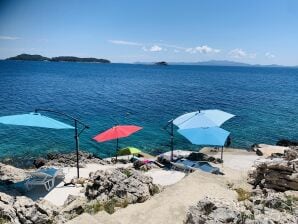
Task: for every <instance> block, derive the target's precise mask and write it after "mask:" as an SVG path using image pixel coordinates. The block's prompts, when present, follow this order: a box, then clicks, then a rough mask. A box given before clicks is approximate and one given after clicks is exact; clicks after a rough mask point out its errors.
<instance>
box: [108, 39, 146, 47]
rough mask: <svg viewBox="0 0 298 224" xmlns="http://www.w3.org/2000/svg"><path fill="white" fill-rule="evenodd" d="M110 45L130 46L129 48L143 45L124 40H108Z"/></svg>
mask: <svg viewBox="0 0 298 224" xmlns="http://www.w3.org/2000/svg"><path fill="white" fill-rule="evenodd" d="M109 42H110V43H112V44H120V45H130V46H142V45H143V44H141V43H137V42H131V41H125V40H109Z"/></svg>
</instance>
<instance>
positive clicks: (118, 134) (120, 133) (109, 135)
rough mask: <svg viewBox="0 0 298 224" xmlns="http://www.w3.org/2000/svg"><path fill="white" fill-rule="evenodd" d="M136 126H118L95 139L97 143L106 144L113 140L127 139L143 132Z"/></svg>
mask: <svg viewBox="0 0 298 224" xmlns="http://www.w3.org/2000/svg"><path fill="white" fill-rule="evenodd" d="M141 129H142V127H139V126H135V125H117V126H114V127H112V128H110V129H108V130H106V131H104V132H102V133H100V134H98V135H96V136H95V137H93V139H94V140H95V141H97V142H105V141H110V140H113V139H119V138H125V137H128V136H130V135H132V134H133V133H135V132H137V131H139V130H141Z"/></svg>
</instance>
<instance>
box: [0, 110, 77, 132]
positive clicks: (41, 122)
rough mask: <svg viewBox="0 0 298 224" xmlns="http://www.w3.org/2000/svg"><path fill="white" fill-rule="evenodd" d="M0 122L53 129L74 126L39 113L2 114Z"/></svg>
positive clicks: (71, 127)
mask: <svg viewBox="0 0 298 224" xmlns="http://www.w3.org/2000/svg"><path fill="white" fill-rule="evenodd" d="M0 123H2V124H9V125H22V126H30V127H41V128H53V129H74V127H73V126H71V125H68V124H65V123H63V122H61V121H57V120H55V119H53V118H50V117H47V116H44V115H41V114H40V113H29V114H19V115H11V116H3V117H0Z"/></svg>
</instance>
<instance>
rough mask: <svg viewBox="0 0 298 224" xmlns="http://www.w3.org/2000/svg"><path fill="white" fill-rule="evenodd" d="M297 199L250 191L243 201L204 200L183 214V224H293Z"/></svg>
mask: <svg viewBox="0 0 298 224" xmlns="http://www.w3.org/2000/svg"><path fill="white" fill-rule="evenodd" d="M297 200H298V199H297V198H294V197H290V196H287V195H286V194H284V193H275V192H260V191H255V192H252V196H251V197H250V198H249V199H248V200H245V201H241V202H235V201H225V200H219V199H213V198H208V197H207V198H204V199H203V200H201V201H199V202H198V203H197V205H195V206H191V207H190V208H189V210H188V212H187V215H186V219H185V222H184V223H185V224H199V223H204V224H214V223H259V224H262V223H264V224H265V223H266V224H269V223H289V224H290V223H291V224H293V223H297V221H298V219H297V217H298V201H297Z"/></svg>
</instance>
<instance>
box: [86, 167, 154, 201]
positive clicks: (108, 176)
mask: <svg viewBox="0 0 298 224" xmlns="http://www.w3.org/2000/svg"><path fill="white" fill-rule="evenodd" d="M90 179H91V181H90V182H89V183H88V184H87V187H86V193H85V195H86V197H87V198H88V199H89V200H93V199H97V200H99V201H106V200H108V199H122V200H127V202H128V203H137V202H144V201H146V200H147V199H149V198H150V197H151V196H152V195H154V194H155V193H157V192H158V191H160V187H159V186H157V185H155V184H153V183H152V178H151V177H149V176H146V175H144V174H142V173H141V172H139V171H136V170H134V169H112V170H99V171H97V172H95V173H91V174H90Z"/></svg>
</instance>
